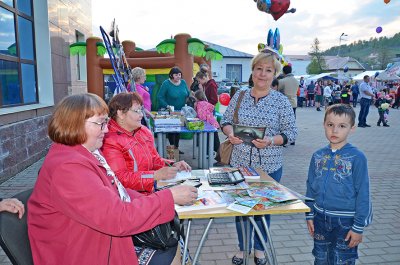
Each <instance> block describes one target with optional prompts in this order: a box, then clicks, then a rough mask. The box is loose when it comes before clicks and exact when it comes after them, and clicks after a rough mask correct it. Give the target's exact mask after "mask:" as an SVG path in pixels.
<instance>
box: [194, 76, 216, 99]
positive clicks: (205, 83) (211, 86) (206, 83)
mask: <svg viewBox="0 0 400 265" xmlns="http://www.w3.org/2000/svg"><path fill="white" fill-rule="evenodd" d="M196 80H197V81H198V82H199V86H200V87H202V88H203V89H201V91H204V94H205V96H206V98H207V101H208V103H210V104H212V105H214V106H215V105H216V104H217V103H218V94H217V90H218V85H217V83H215V80H214V79H210V78H209V77H208V74H207V73H204V72H203V71H199V72H197V74H196Z"/></svg>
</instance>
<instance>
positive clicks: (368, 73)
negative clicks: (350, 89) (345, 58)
mask: <svg viewBox="0 0 400 265" xmlns="http://www.w3.org/2000/svg"><path fill="white" fill-rule="evenodd" d="M377 72H378V73H379V74H380V73H382V72H383V70H375V71H365V72H362V73H361V74H358V75H355V76H353V77H352V79H353V80H355V81H362V80H363V79H364V76H366V75H367V76H375V74H376V73H377Z"/></svg>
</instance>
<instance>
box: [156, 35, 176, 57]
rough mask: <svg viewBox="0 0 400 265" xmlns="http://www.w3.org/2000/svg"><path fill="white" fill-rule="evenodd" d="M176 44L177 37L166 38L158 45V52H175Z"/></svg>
mask: <svg viewBox="0 0 400 265" xmlns="http://www.w3.org/2000/svg"><path fill="white" fill-rule="evenodd" d="M175 44H176V40H175V39H166V40H163V41H162V42H160V43H159V44H158V45H157V46H156V49H157V52H158V53H170V54H174V52H175Z"/></svg>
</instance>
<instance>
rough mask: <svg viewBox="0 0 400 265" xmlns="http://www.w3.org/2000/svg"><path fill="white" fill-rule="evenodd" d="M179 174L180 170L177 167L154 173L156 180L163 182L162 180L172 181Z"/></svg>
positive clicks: (162, 169) (161, 169)
mask: <svg viewBox="0 0 400 265" xmlns="http://www.w3.org/2000/svg"><path fill="white" fill-rule="evenodd" d="M177 173H178V168H176V167H163V168H160V169H159V170H157V171H156V172H154V179H155V180H161V179H172V178H174V177H175V176H176V174H177Z"/></svg>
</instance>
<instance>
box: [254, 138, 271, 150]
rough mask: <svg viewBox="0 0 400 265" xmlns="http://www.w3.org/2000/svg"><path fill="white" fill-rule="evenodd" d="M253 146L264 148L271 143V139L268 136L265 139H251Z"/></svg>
mask: <svg viewBox="0 0 400 265" xmlns="http://www.w3.org/2000/svg"><path fill="white" fill-rule="evenodd" d="M251 142H252V143H253V144H254V146H255V147H257V148H258V149H261V148H266V147H267V146H269V145H271V140H270V139H269V138H267V139H265V138H264V139H255V140H253V141H251Z"/></svg>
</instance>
